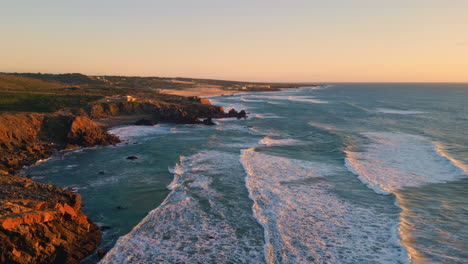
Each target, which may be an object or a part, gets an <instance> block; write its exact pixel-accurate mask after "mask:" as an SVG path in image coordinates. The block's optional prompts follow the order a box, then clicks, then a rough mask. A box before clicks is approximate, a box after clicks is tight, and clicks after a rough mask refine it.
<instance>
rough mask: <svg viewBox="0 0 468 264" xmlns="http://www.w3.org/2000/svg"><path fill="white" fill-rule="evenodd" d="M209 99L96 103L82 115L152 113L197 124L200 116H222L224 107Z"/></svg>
mask: <svg viewBox="0 0 468 264" xmlns="http://www.w3.org/2000/svg"><path fill="white" fill-rule="evenodd" d="M207 101H208V100H207V99H203V101H201V100H200V102H190V101H186V102H184V103H183V104H179V103H168V102H163V101H156V100H147V101H143V102H103V103H96V104H94V105H91V106H89V107H86V108H83V109H81V110H80V112H79V114H80V115H86V116H88V117H90V118H91V119H98V118H103V117H109V116H119V115H137V114H152V115H153V116H154V119H155V120H156V121H163V122H171V123H180V124H196V123H200V121H199V118H207V117H212V118H222V117H224V116H225V115H224V109H223V108H222V107H220V106H214V105H211V104H209V101H208V103H207Z"/></svg>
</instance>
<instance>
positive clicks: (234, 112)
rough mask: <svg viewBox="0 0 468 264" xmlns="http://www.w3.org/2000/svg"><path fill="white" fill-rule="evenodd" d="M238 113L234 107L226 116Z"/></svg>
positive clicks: (234, 115) (235, 115)
mask: <svg viewBox="0 0 468 264" xmlns="http://www.w3.org/2000/svg"><path fill="white" fill-rule="evenodd" d="M237 114H238V113H237V111H236V110H235V109H234V108H233V109H231V110H229V112H228V113H227V116H226V117H237Z"/></svg>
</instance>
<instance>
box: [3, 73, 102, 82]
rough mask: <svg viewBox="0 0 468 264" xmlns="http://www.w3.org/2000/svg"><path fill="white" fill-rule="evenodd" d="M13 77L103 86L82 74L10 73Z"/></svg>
mask: <svg viewBox="0 0 468 264" xmlns="http://www.w3.org/2000/svg"><path fill="white" fill-rule="evenodd" d="M10 74H11V75H16V76H22V77H28V78H35V79H39V80H42V81H55V82H61V83H65V84H103V82H102V81H99V80H95V79H91V78H89V77H88V76H86V75H84V74H81V73H65V74H50V73H10Z"/></svg>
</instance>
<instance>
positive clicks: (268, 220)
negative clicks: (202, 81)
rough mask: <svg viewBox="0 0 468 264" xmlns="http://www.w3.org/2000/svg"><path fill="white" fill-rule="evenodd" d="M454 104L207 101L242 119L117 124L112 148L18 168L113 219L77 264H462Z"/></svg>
mask: <svg viewBox="0 0 468 264" xmlns="http://www.w3.org/2000/svg"><path fill="white" fill-rule="evenodd" d="M466 99H468V85H462V84H460V85H455V84H336V85H330V86H327V87H321V88H317V87H305V88H301V89H285V90H283V91H278V92H258V93H243V94H238V95H234V96H218V97H211V98H210V100H211V101H212V103H213V104H217V105H222V106H224V107H225V108H226V109H227V110H229V109H230V108H236V109H238V110H241V109H245V110H246V111H247V112H249V118H248V119H247V120H237V119H219V120H215V122H217V126H215V127H207V126H196V125H173V124H161V125H157V126H154V127H138V126H124V127H117V128H114V129H112V130H111V132H112V133H114V134H116V135H118V136H119V137H121V138H122V139H124V143H122V144H120V145H118V146H112V147H104V148H94V149H85V150H82V151H79V152H72V153H69V154H67V155H65V156H63V157H60V158H55V159H54V158H53V159H50V160H47V161H44V162H41V163H40V164H37V165H36V166H34V167H31V168H30V170H31V171H30V173H31V174H32V175H34V177H35V178H36V180H38V181H41V182H46V183H53V184H56V185H60V186H63V187H68V186H73V187H75V188H77V190H78V192H79V193H80V194H81V195H82V196H83V201H84V204H86V205H87V206H85V207H84V210H85V213H86V214H87V215H88V216H89V217H90V218H91V219H93V220H95V221H96V222H98V224H100V225H105V226H111V227H112V228H111V229H109V230H106V231H104V232H103V244H102V247H103V248H104V249H106V250H109V251H108V253H107V254H106V256H105V257H104V258H103V259H102V260H99V259H98V258H97V257H96V256H91V257H90V258H88V259H86V260H85V261H84V263H97V262H100V263H466V262H467V261H468V256H467V254H466V252H467V248H466V245H467V244H468V230H467V228H466V227H467V226H468V219H466V214H467V213H468V204H467V201H468V188H467V187H468V180H467V179H468V177H467V176H468V170H467V168H468V167H467V164H468V150H467V142H468V138H467V136H466V135H465V133H464V131H468V122H467V119H466V116H468V115H467V114H468V113H467V107H466V106H465V104H466V103H465V102H466ZM129 155H136V156H138V157H139V159H138V160H136V161H128V160H126V159H125V157H126V156H129ZM99 171H103V172H105V174H99V173H97V172H99ZM116 206H120V207H121V208H125V209H124V210H116V209H115V208H116Z"/></svg>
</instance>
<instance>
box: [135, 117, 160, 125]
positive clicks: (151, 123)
mask: <svg viewBox="0 0 468 264" xmlns="http://www.w3.org/2000/svg"><path fill="white" fill-rule="evenodd" d="M157 124H158V123H157V122H155V121H151V120H148V119H144V118H143V119H140V120H138V121H136V122H135V125H137V126H154V125H157Z"/></svg>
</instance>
